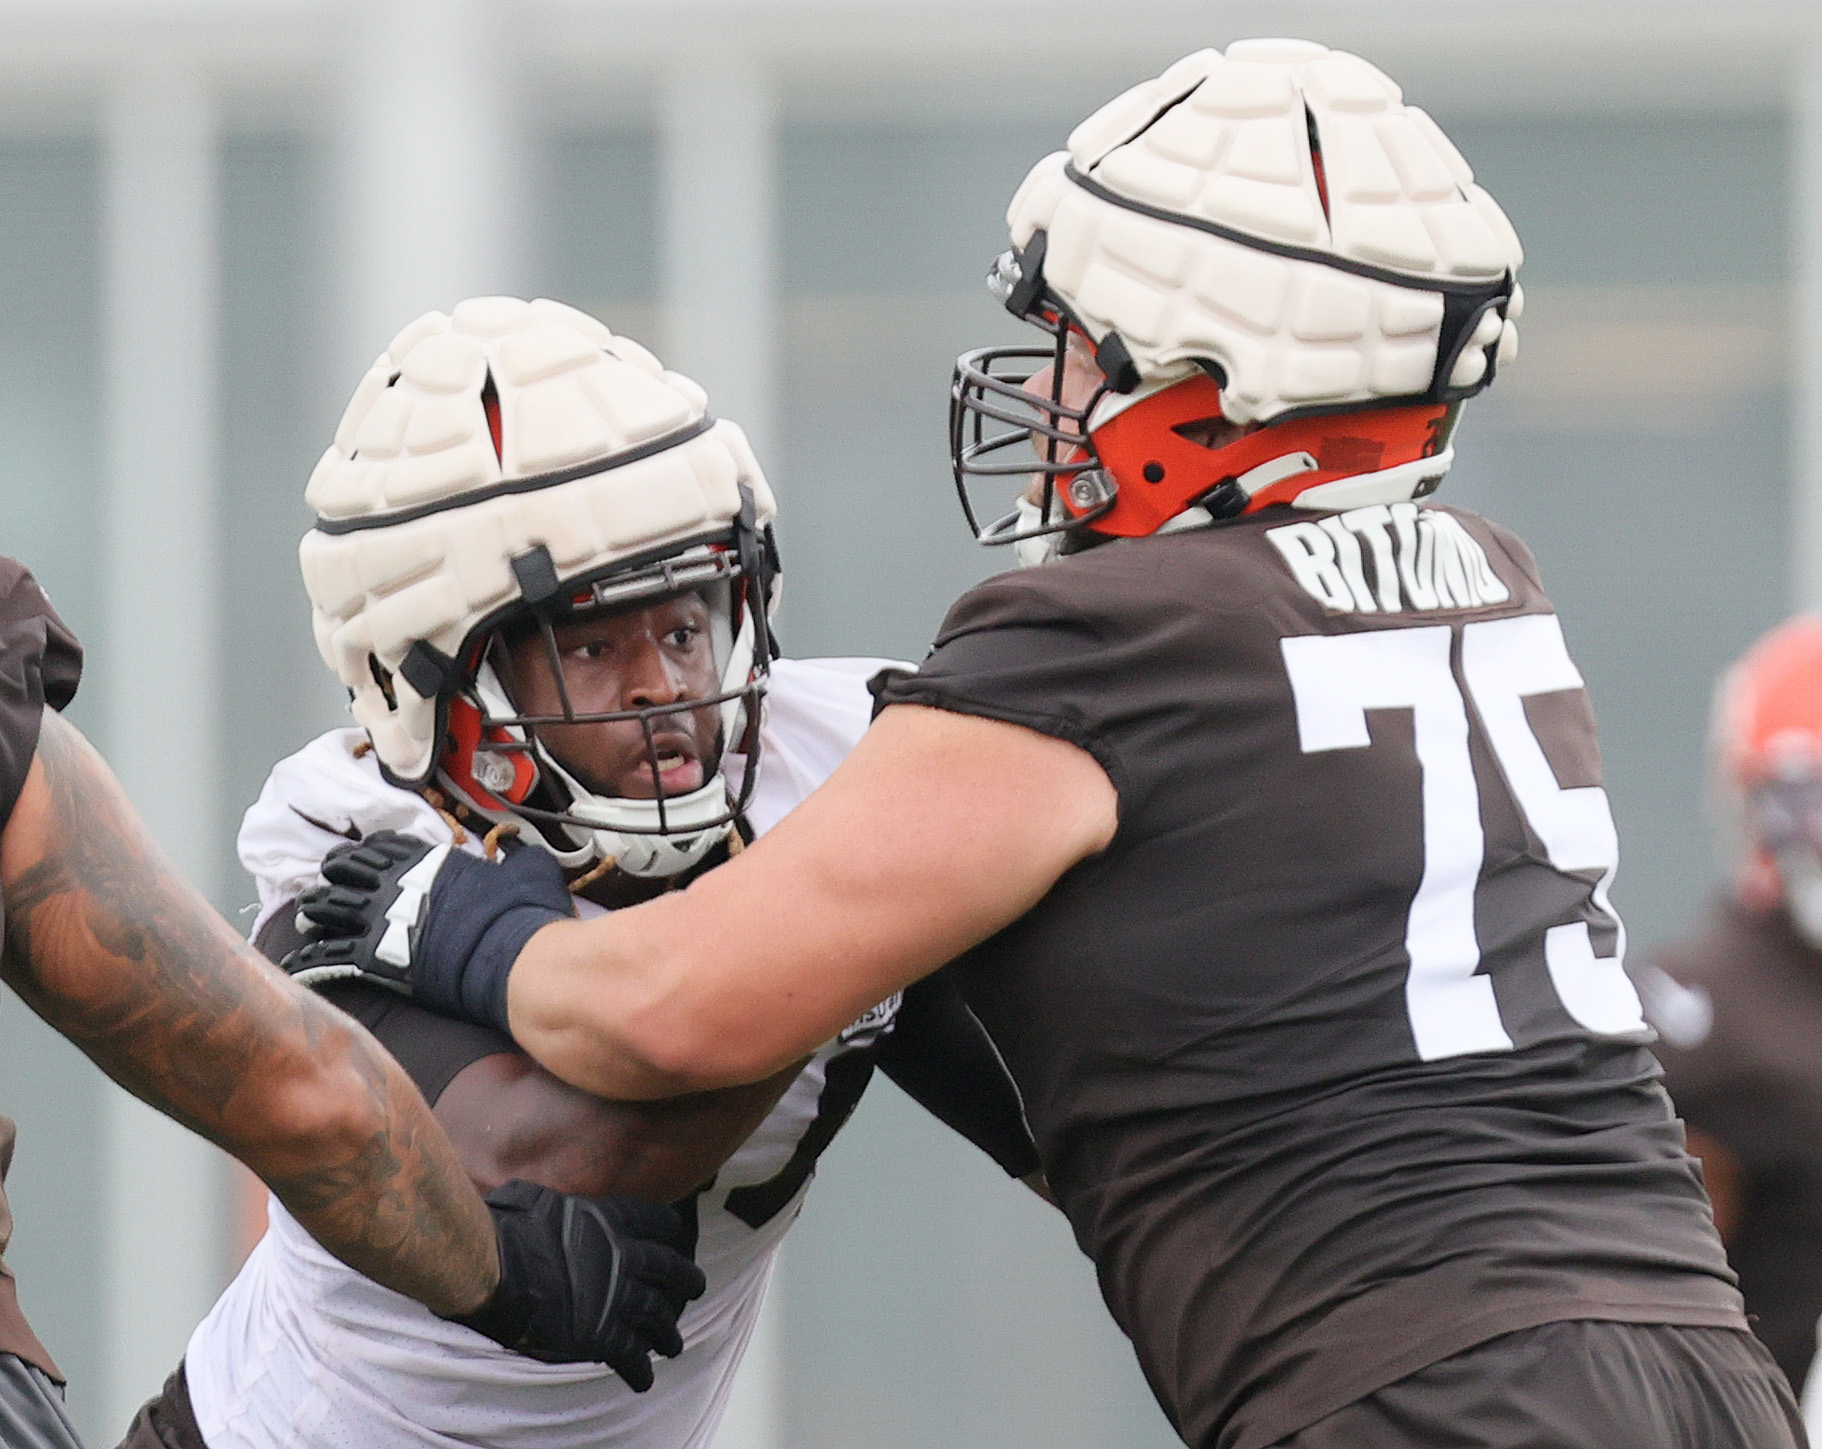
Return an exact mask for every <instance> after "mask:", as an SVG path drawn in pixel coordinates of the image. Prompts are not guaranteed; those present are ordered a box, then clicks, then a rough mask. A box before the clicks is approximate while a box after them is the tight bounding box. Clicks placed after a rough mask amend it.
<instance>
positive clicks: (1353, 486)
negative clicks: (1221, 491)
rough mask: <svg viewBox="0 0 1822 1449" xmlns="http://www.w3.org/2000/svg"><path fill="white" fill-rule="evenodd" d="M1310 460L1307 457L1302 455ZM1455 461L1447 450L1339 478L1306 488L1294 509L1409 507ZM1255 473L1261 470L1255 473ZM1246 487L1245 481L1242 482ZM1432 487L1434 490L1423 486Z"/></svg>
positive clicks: (1452, 450) (1451, 449)
mask: <svg viewBox="0 0 1822 1449" xmlns="http://www.w3.org/2000/svg"><path fill="white" fill-rule="evenodd" d="M1302 456H1303V457H1308V456H1309V455H1308V454H1307V453H1305V454H1303V455H1302ZM1454 461H1455V450H1454V449H1453V448H1444V449H1443V450H1442V451H1441V452H1440V453H1438V454H1437V455H1436V456H1435V457H1433V458H1418V459H1416V460H1415V461H1413V462H1410V463H1400V464H1398V466H1397V467H1395V468H1382V469H1380V471H1379V472H1377V473H1357V474H1355V475H1354V476H1353V477H1352V478H1337V479H1335V480H1334V481H1333V482H1330V483H1318V484H1317V485H1316V486H1315V487H1314V488H1305V489H1304V490H1303V492H1301V493H1299V494H1298V495H1297V497H1296V499H1295V500H1294V501H1293V502H1292V505H1291V506H1292V507H1294V508H1309V509H1320V510H1322V511H1323V512H1328V511H1330V510H1339V509H1344V508H1371V507H1372V506H1373V505H1374V504H1376V503H1409V502H1410V501H1411V500H1412V499H1413V498H1419V497H1424V496H1426V495H1428V494H1429V493H1431V492H1432V491H1434V489H1435V486H1436V484H1437V483H1439V482H1440V481H1441V480H1442V476H1443V474H1445V473H1447V472H1448V471H1449V467H1450V465H1451V464H1453V463H1454ZM1254 471H1255V472H1257V471H1258V470H1257V469H1255V470H1254ZM1241 481H1242V482H1243V483H1244V481H1245V480H1244V479H1243V480H1241ZM1425 483H1428V484H1429V485H1430V487H1428V488H1423V487H1422V486H1421V485H1423V484H1425Z"/></svg>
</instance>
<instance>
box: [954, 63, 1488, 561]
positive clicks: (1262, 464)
mask: <svg viewBox="0 0 1822 1449" xmlns="http://www.w3.org/2000/svg"><path fill="white" fill-rule="evenodd" d="M1007 221H1008V223H1009V224H1010V226H1011V230H1012V242H1013V247H1012V250H1010V251H1009V252H1007V253H1005V254H1004V255H1003V256H1001V257H1000V259H999V261H998V262H997V263H996V264H995V266H994V268H993V271H992V273H991V275H990V277H989V280H988V285H989V287H990V288H991V289H992V291H993V292H994V293H995V295H996V296H997V297H999V299H1000V300H1001V301H1002V302H1003V303H1004V304H1005V306H1006V308H1007V309H1008V310H1009V311H1010V312H1012V314H1013V315H1014V316H1016V317H1019V318H1021V319H1022V320H1025V321H1028V322H1031V323H1034V324H1035V325H1037V326H1038V327H1039V328H1041V329H1042V330H1043V331H1045V332H1047V333H1049V334H1050V341H1049V343H1048V344H1041V345H1036V346H1025V347H996V348H983V349H980V350H978V351H974V352H970V353H967V354H965V355H964V356H963V357H962V358H961V359H960V360H959V361H958V362H957V364H956V373H955V379H954V384H953V386H952V389H951V408H950V449H951V454H952V457H953V462H954V468H955V480H956V487H957V491H958V492H959V493H960V495H961V500H962V507H963V510H964V512H965V513H966V515H967V517H968V521H969V524H970V526H971V527H972V528H973V530H974V532H975V536H976V537H977V538H978V539H979V540H980V541H981V542H983V543H989V544H1004V543H1013V544H1030V543H1033V542H1034V541H1037V540H1042V539H1045V538H1047V537H1048V538H1050V542H1049V543H1045V544H1040V545H1039V546H1038V547H1037V548H1036V549H1035V550H1026V549H1021V553H1022V554H1023V553H1027V552H1035V553H1040V554H1041V553H1048V552H1051V551H1053V550H1054V548H1055V547H1056V546H1057V544H1058V543H1059V542H1060V540H1057V539H1055V538H1054V537H1051V536H1053V535H1057V534H1060V533H1063V532H1065V531H1075V532H1077V533H1078V534H1079V533H1081V532H1083V531H1090V532H1093V533H1096V534H1100V535H1110V536H1140V535H1145V534H1150V533H1155V532H1157V531H1159V530H1160V529H1166V528H1170V527H1184V526H1189V525H1190V524H1204V523H1207V522H1209V521H1211V520H1212V519H1222V518H1231V517H1236V516H1238V515H1240V514H1243V513H1249V512H1254V511H1256V510H1258V509H1260V508H1264V507H1266V506H1268V505H1270V504H1273V503H1289V504H1291V505H1293V506H1296V507H1301V508H1311V509H1331V508H1353V507H1361V506H1365V505H1369V504H1375V503H1390V502H1400V501H1404V500H1408V499H1412V498H1417V497H1422V496H1424V495H1426V494H1428V493H1429V492H1431V491H1432V490H1434V488H1435V487H1436V485H1437V483H1438V482H1439V481H1440V480H1441V478H1442V476H1443V474H1444V473H1446V472H1447V471H1448V468H1449V465H1450V462H1451V461H1452V458H1453V454H1452V453H1451V451H1450V438H1451V436H1452V434H1453V431H1454V427H1455V423H1456V420H1457V417H1458V413H1459V408H1460V405H1461V403H1462V402H1463V401H1464V400H1465V399H1467V398H1469V397H1472V396H1473V395H1474V394H1476V393H1478V392H1479V391H1481V390H1482V389H1483V388H1485V387H1486V386H1487V385H1488V384H1489V383H1490V382H1491V381H1492V380H1493V377H1494V374H1495V372H1496V371H1497V369H1498V366H1499V364H1500V363H1502V362H1506V361H1510V360H1511V358H1512V357H1513V356H1514V355H1515V354H1516V352H1517V347H1518V334H1517V329H1516V326H1515V323H1516V321H1517V319H1518V316H1519V313H1520V311H1521V309H1522V306H1523V297H1522V293H1521V292H1520V290H1519V287H1518V285H1517V281H1516V277H1517V272H1518V267H1519V264H1520V262H1521V261H1522V255H1523V254H1522V251H1521V248H1520V246H1519V242H1518V237H1517V235H1516V234H1515V233H1514V231H1513V229H1512V226H1511V223H1510V222H1508V221H1507V219H1506V217H1505V214H1504V213H1503V212H1502V211H1501V210H1500V209H1499V206H1498V204H1497V203H1496V202H1494V200H1493V198H1492V197H1491V196H1489V195H1488V194H1487V192H1486V191H1485V190H1483V189H1482V188H1481V187H1480V186H1478V185H1476V184H1475V182H1474V177H1473V173H1472V171H1471V170H1470V169H1469V168H1468V165H1467V163H1466V162H1465V161H1463V160H1462V158H1461V155H1460V153H1459V152H1458V151H1456V149H1455V147H1454V146H1453V145H1451V144H1450V142H1449V140H1448V138H1447V137H1446V136H1444V135H1443V133H1442V131H1441V129H1440V128H1439V127H1438V126H1437V125H1436V123H1435V122H1434V121H1432V120H1431V119H1430V118H1429V117H1428V116H1427V115H1425V114H1424V112H1422V111H1421V110H1419V109H1417V108H1416V107H1415V106H1407V105H1405V104H1404V103H1403V98H1402V95H1401V93H1400V91H1399V89H1398V87H1397V86H1396V85H1395V84H1393V83H1392V81H1391V80H1389V79H1388V78H1387V77H1386V76H1385V75H1383V74H1382V73H1381V72H1380V71H1378V70H1376V69H1375V68H1374V67H1373V66H1371V65H1369V64H1368V63H1367V62H1366V61H1364V60H1361V59H1360V58H1359V57H1357V56H1353V55H1349V54H1346V53H1345V52H1342V51H1331V50H1328V49H1326V48H1325V47H1323V46H1320V45H1315V44H1312V43H1311V42H1308V41H1300V40H1249V41H1241V42H1238V43H1236V44H1234V45H1232V46H1230V47H1229V48H1228V50H1227V52H1226V54H1225V55H1224V54H1222V53H1221V52H1219V51H1215V50H1203V51H1198V52H1197V53H1196V54H1194V55H1190V56H1187V57H1185V58H1184V59H1183V60H1180V61H1178V62H1177V63H1176V64H1175V65H1173V66H1171V67H1170V69H1169V70H1167V71H1165V72H1164V74H1163V75H1161V76H1159V77H1158V78H1157V79H1155V80H1151V81H1147V82H1146V83H1145V84H1143V85H1140V86H1138V87H1135V88H1134V89H1133V90H1131V91H1128V92H1127V93H1126V94H1125V95H1123V96H1120V97H1118V98H1117V99H1115V100H1113V101H1111V102H1109V103H1108V104H1107V105H1105V106H1103V107H1102V108H1101V109H1100V110H1099V111H1097V112H1096V113H1095V114H1094V115H1092V116H1090V117H1089V118H1088V119H1087V120H1086V121H1084V122H1083V123H1082V124H1081V125H1080V126H1078V127H1077V128H1076V130H1075V131H1074V133H1073V134H1072V135H1071V136H1070V138H1069V145H1068V149H1067V150H1064V151H1059V152H1056V153H1055V154H1053V155H1050V156H1047V157H1045V158H1044V159H1043V160H1042V161H1040V162H1038V164H1037V165H1036V166H1035V167H1034V168H1033V169H1032V171H1031V173H1030V175H1028V176H1027V177H1026V179H1025V181H1024V184H1023V185H1021V186H1020V188H1019V190H1018V193H1017V195H1015V196H1014V197H1013V200H1012V205H1011V207H1010V208H1009V210H1008V212H1007ZM1072 354H1074V356H1075V359H1076V360H1075V361H1074V362H1073V363H1072V361H1071V357H1072ZM1086 362H1092V364H1093V366H1092V368H1091V369H1090V368H1085V367H1084V366H1083V364H1084V363H1086ZM1046 369H1047V371H1046ZM1072 373H1073V374H1074V375H1075V376H1076V377H1078V378H1079V377H1081V376H1083V375H1084V373H1087V374H1090V375H1091V376H1092V379H1093V381H1092V384H1091V385H1088V386H1084V387H1078V388H1077V389H1075V391H1074V393H1073V394H1072V391H1071V389H1070V388H1069V387H1068V386H1066V378H1068V377H1069V376H1070V375H1071V374H1072ZM1034 480H1035V485H1034ZM996 481H997V483H998V484H999V485H1000V486H1001V487H1010V488H1012V489H1014V490H1015V491H1018V492H1020V493H1021V494H1022V496H1021V497H1020V498H1019V499H1018V502H1017V506H1015V507H1014V508H1012V509H1011V510H1008V511H1003V512H1002V511H1000V510H998V509H994V510H991V511H984V510H981V509H977V507H976V504H975V500H974V498H973V496H972V495H973V491H974V490H976V489H977V488H981V487H983V486H990V485H992V484H994V483H995V482H996Z"/></svg>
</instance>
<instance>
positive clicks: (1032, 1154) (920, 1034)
mask: <svg viewBox="0 0 1822 1449" xmlns="http://www.w3.org/2000/svg"><path fill="white" fill-rule="evenodd" d="M876 1052H877V1055H876V1057H875V1061H876V1063H877V1065H878V1067H879V1069H880V1070H881V1071H882V1072H884V1073H885V1074H886V1075H887V1076H888V1077H890V1078H891V1079H892V1080H893V1081H894V1082H895V1083H897V1084H898V1086H899V1087H900V1088H902V1089H903V1090H904V1092H905V1095H906V1096H908V1097H910V1098H911V1099H912V1100H913V1101H915V1102H916V1103H917V1104H918V1105H919V1106H921V1107H923V1108H924V1110H925V1111H927V1112H929V1113H930V1114H931V1115H932V1116H933V1117H935V1118H936V1120H937V1121H939V1122H941V1123H942V1124H943V1125H944V1126H946V1127H949V1128H952V1129H953V1130H954V1131H956V1132H959V1133H960V1134H961V1135H962V1136H963V1137H966V1138H967V1139H968V1140H969V1141H970V1142H972V1143H973V1144H974V1145H975V1146H976V1147H978V1148H980V1149H981V1151H982V1152H985V1153H986V1154H987V1155H988V1156H989V1157H991V1158H992V1159H993V1160H994V1161H995V1162H997V1163H998V1164H999V1165H1000V1166H1001V1167H1002V1168H1003V1169H1004V1170H1005V1171H1006V1172H1007V1174H1008V1175H1010V1176H1012V1177H1025V1176H1027V1175H1028V1174H1030V1173H1033V1172H1035V1171H1037V1169H1038V1153H1037V1147H1036V1146H1035V1144H1033V1142H1032V1140H1031V1129H1030V1128H1028V1127H1027V1126H1026V1125H1025V1108H1024V1104H1023V1103H1022V1102H1021V1101H1020V1100H1019V1092H1018V1088H1017V1087H1016V1086H1014V1085H1013V1082H1012V1078H1011V1076H1010V1075H1009V1074H1008V1073H1007V1071H1006V1067H1005V1064H1004V1063H1003V1062H1002V1061H1001V1060H1000V1054H999V1052H998V1050H996V1049H995V1047H994V1045H993V1043H992V1041H991V1040H989V1038H988V1036H987V1033H986V1030H985V1029H984V1028H983V1027H982V1026H981V1024H980V1022H979V1021H978V1020H976V1019H975V1015H974V1013H973V1012H972V1011H970V1010H969V1009H968V1003H967V1002H966V1001H965V1000H964V999H963V998H962V993H961V989H960V987H959V986H958V985H957V984H956V982H955V981H954V980H953V978H952V977H951V975H950V974H949V972H948V971H946V970H945V971H939V972H937V973H936V974H935V975H934V976H927V977H925V978H924V979H923V980H922V981H919V982H917V983H916V984H915V985H912V986H908V987H906V988H905V996H904V1000H903V1002H902V1003H900V1005H899V1009H898V1014H897V1015H896V1016H895V1017H894V1018H893V1022H892V1030H891V1031H889V1032H887V1033H886V1035H885V1037H884V1038H883V1039H882V1040H881V1042H880V1044H879V1046H878V1047H877V1049H876Z"/></svg>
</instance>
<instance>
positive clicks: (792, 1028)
mask: <svg viewBox="0 0 1822 1449" xmlns="http://www.w3.org/2000/svg"><path fill="white" fill-rule="evenodd" d="M1116 825H1117V800H1116V797H1115V793H1114V790H1113V786H1112V784H1111V782H1110V781H1109V780H1108V777H1107V775H1106V774H1105V772H1104V771H1103V770H1102V769H1101V767H1100V765H1099V764H1098V763H1096V761H1095V760H1094V759H1093V758H1092V757H1091V756H1090V755H1088V754H1087V753H1086V752H1084V751H1082V750H1079V749H1077V748H1076V747H1075V746H1073V745H1069V744H1065V743H1063V742H1062V741H1060V740H1055V739H1051V738H1049V737H1047V736H1043V735H1039V734H1036V733H1034V732H1032V731H1030V730H1025V729H1021V728H1019V727H1018V726H1016V725H1007V724H1000V723H997V722H994V721H990V720H979V719H973V718H969V717H965V716H961V715H950V714H946V713H944V712H943V711H941V710H930V709H922V708H919V707H916V706H908V705H900V706H895V707H894V708H892V709H889V710H887V711H886V712H885V713H884V714H883V715H882V716H881V717H880V718H879V720H877V721H876V722H875V723H874V725H873V728H872V729H871V730H870V731H869V732H868V734H867V736H866V738H864V739H863V740H862V741H861V743H860V744H859V745H857V746H856V747H855V749H854V752H853V753H852V754H851V755H850V756H849V757H848V759H847V760H846V762H845V763H843V765H842V766H841V767H840V768H839V769H838V770H836V772H835V773H834V774H833V775H832V776H831V777H830V778H829V780H828V781H827V782H826V783H825V784H824V785H823V786H822V787H821V788H820V789H819V790H817V791H816V792H815V793H814V794H812V795H811V796H810V797H809V799H807V800H806V801H804V803H803V804H801V805H799V806H798V807H797V809H795V810H794V811H792V812H791V814H790V815H789V816H787V817H786V818H785V819H784V820H783V821H781V822H780V823H779V825H778V826H777V827H776V828H774V829H773V830H772V831H770V832H769V833H768V834H767V835H766V836H765V837H764V838H762V839H761V840H759V841H758V842H756V843H755V844H754V845H752V846H750V847H749V848H748V849H747V850H745V851H743V852H742V853H741V854H740V856H739V857H738V858H737V859H735V860H732V861H730V862H728V864H726V865H724V866H721V867H720V868H718V869H716V870H712V871H710V872H708V874H706V875H704V876H702V877H700V878H699V879H697V880H695V881H693V882H692V883H691V884H690V886H689V888H688V889H687V890H683V891H676V892H672V893H671V894H669V895H665V896H662V897H660V898H659V899H657V900H654V901H650V902H647V903H646V904H644V905H639V906H633V907H630V908H628V909H626V910H623V911H616V912H614V913H613V914H612V915H610V916H607V917H604V918H602V919H599V920H595V921H586V922H580V921H560V922H556V923H553V924H551V925H548V926H546V927H544V928H543V929H542V930H540V931H538V932H537V933H536V934H535V935H533V936H532V937H531V939H530V941H529V942H528V943H527V944H526V945H525V947H524V948H523V950H522V951H521V952H520V953H519V955H518V958H517V961H516V963H515V964H514V966H513V968H512V972H511V975H510V977H509V978H508V984H507V1007H508V1014H509V1016H510V1024H511V1027H512V1033H513V1036H514V1038H515V1039H516V1040H517V1041H518V1042H519V1044H520V1045H521V1046H523V1047H524V1048H525V1049H526V1050H527V1051H529V1052H530V1053H531V1054H532V1055H533V1056H534V1057H536V1058H537V1059H538V1060H539V1061H541V1062H542V1063H543V1064H544V1065H545V1066H546V1067H548V1068H549V1069H550V1070H551V1071H552V1072H554V1073H555V1074H556V1075H557V1076H559V1077H562V1078H563V1079H564V1080H566V1081H569V1082H572V1083H574V1084H575V1085H577V1086H579V1087H582V1088H584V1089H586V1090H588V1091H592V1092H595V1093H597V1094H599V1095H601V1096H608V1097H656V1096H669V1095H673V1094H676V1093H679V1092H687V1091H694V1090H699V1089H703V1088H708V1087H719V1086H728V1085H732V1084H734V1083H738V1082H748V1081H754V1080H757V1079H758V1078H760V1077H762V1076H765V1075H768V1074H769V1073H771V1072H773V1071H776V1070H778V1069H779V1068H780V1067H782V1066H784V1065H785V1064H786V1063H787V1062H790V1061H792V1060H794V1059H795V1058H797V1057H799V1056H802V1055H803V1054H804V1053H806V1052H808V1051H812V1050H814V1049H815V1048H816V1046H818V1045H819V1044H820V1043H821V1042H823V1041H826V1040H827V1039H828V1038H829V1037H830V1036H832V1035H834V1034H835V1033H836V1032H838V1031H840V1030H841V1028H842V1027H843V1026H845V1025H847V1023H848V1022H850V1021H852V1020H854V1019H855V1017H857V1016H858V1015H859V1014H860V1013H861V1012H864V1011H866V1010H867V1009H868V1008H869V1007H871V1006H872V1005H873V1004H874V1003H876V1002H879V1001H883V1000H884V999H885V998H886V997H888V996H890V995H891V994H892V993H893V992H894V991H896V990H899V989H900V988H902V987H904V986H907V985H909V984H910V983H911V982H913V981H917V980H919V979H920V978H922V977H924V976H926V975H928V974H929V973H930V972H932V971H935V970H937V969H938V968H939V967H941V966H943V965H944V964H946V963H947V962H949V961H951V960H953V959H954V958H955V957H956V956H958V955H960V954H961V953H962V952H963V951H965V950H967V949H968V948H969V947H971V946H973V945H975V944H977V943H978V942H980V941H982V940H984V939H986V938H987V937H988V936H990V935H992V934H993V933H994V932H995V931H998V930H1000V929H1002V928H1003V927H1005V926H1006V925H1008V924H1010V923H1011V922H1012V921H1014V920H1016V919H1017V918H1018V917H1019V916H1021V915H1022V914H1024V912H1025V911H1027V910H1029V909H1030V908H1031V907H1032V906H1033V905H1035V904H1036V903H1037V901H1038V900H1040V899H1041V898H1042V897H1043V895H1044V893H1045V892H1046V891H1047V890H1049V889H1050V887H1051V885H1053V884H1054V883H1055V881H1056V880H1057V878H1058V877H1059V876H1060V875H1062V873H1063V872H1064V871H1066V870H1068V869H1070V868H1071V867H1072V866H1074V865H1076V864H1078V863H1079V862H1080V861H1082V860H1083V859H1085V858H1086V857H1087V856H1089V855H1091V854H1093V853H1095V852H1096V851H1099V850H1101V849H1103V848H1104V847H1105V846H1106V845H1107V843H1108V841H1109V840H1110V839H1111V838H1112V835H1113V832H1114V829H1115V827H1116ZM730 924H733V925H735V926H736V929H735V930H733V931H730V930H729V926H730Z"/></svg>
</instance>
